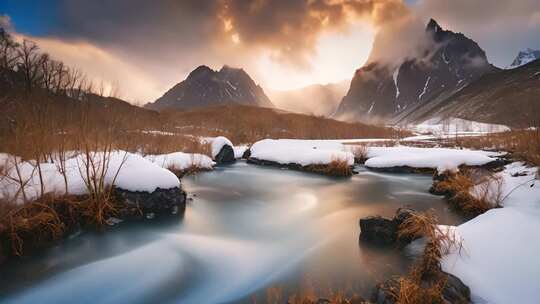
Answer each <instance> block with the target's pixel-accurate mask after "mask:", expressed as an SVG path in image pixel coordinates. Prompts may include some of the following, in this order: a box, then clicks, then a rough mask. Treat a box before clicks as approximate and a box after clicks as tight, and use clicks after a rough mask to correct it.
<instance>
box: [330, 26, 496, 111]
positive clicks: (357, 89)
mask: <svg viewBox="0 0 540 304" xmlns="http://www.w3.org/2000/svg"><path fill="white" fill-rule="evenodd" d="M425 35H426V38H427V39H429V40H430V41H431V42H432V44H431V48H427V49H425V50H424V51H423V52H419V54H420V55H417V57H415V58H410V59H407V60H405V61H404V62H402V63H401V64H399V65H398V66H397V67H392V66H389V65H385V64H383V63H380V62H369V63H368V64H366V65H365V66H364V67H362V68H360V69H359V70H357V71H356V73H355V75H354V78H353V79H352V81H351V86H350V89H349V91H348V93H347V95H346V96H345V97H344V98H343V101H342V102H341V104H340V105H339V108H338V110H337V112H336V115H335V116H336V117H337V118H342V119H361V120H371V119H382V120H384V121H387V120H390V119H392V118H394V117H396V116H399V115H400V114H401V113H404V112H407V111H410V109H412V108H415V107H416V106H418V105H420V104H427V103H432V102H435V103H438V102H440V101H441V100H444V99H445V98H447V97H449V96H451V95H452V94H454V93H455V92H457V91H459V90H460V89H462V88H463V87H465V86H466V85H467V84H469V83H471V82H472V81H474V80H476V79H478V78H479V77H480V76H482V75H484V74H486V73H490V72H494V71H497V70H498V69H497V68H495V67H494V66H492V65H491V64H489V63H488V61H487V58H486V54H485V52H484V51H483V50H482V49H481V48H480V47H479V46H478V44H477V43H476V42H474V41H473V40H471V39H469V38H467V37H466V36H465V35H463V34H461V33H454V32H452V31H448V30H443V29H442V28H441V27H440V26H439V24H438V23H437V22H436V21H435V20H433V19H431V20H430V22H429V23H428V25H427V27H426V30H425ZM376 51H377V50H373V52H376Z"/></svg>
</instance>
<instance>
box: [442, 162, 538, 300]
mask: <svg viewBox="0 0 540 304" xmlns="http://www.w3.org/2000/svg"><path fill="white" fill-rule="evenodd" d="M515 173H521V174H520V175H521V176H518V175H517V174H515ZM535 174H536V168H527V167H525V166H524V165H523V163H514V164H510V165H508V166H507V167H506V168H505V170H504V171H503V172H501V173H499V176H500V177H501V179H502V182H503V184H502V187H501V190H502V195H503V197H506V198H505V200H504V201H503V205H504V208H499V209H492V210H490V211H488V212H486V213H484V214H482V215H480V216H478V217H476V218H474V219H472V220H471V221H468V222H466V223H464V224H462V225H460V226H458V227H455V229H454V230H455V232H456V234H457V235H458V236H459V237H460V238H461V239H462V242H463V243H462V245H463V249H462V250H461V252H457V251H454V252H452V253H451V254H449V255H447V256H446V257H445V258H444V259H443V268H444V270H445V271H447V272H449V273H452V274H454V275H456V276H458V277H459V278H460V279H461V280H463V282H464V283H465V284H467V285H468V286H469V287H470V288H471V291H472V293H473V298H474V299H475V300H476V301H477V302H484V301H485V302H488V303H537V302H538V291H539V290H540V260H539V259H538V257H540V238H539V236H538V231H540V180H538V179H536V180H535V179H534V178H535Z"/></svg>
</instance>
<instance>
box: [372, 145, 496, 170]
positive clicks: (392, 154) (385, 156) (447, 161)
mask: <svg viewBox="0 0 540 304" xmlns="http://www.w3.org/2000/svg"><path fill="white" fill-rule="evenodd" d="M497 155H498V154H497V153H494V152H485V151H473V150H457V149H446V148H415V147H405V146H398V147H370V148H368V153H367V158H368V160H367V161H366V162H365V165H366V167H369V168H377V169H382V168H392V167H410V168H430V169H436V170H437V172H438V173H442V172H444V171H447V170H449V171H456V170H458V167H459V166H461V165H467V166H482V165H485V164H488V163H490V162H492V161H495V160H496V159H495V158H494V157H495V156H497Z"/></svg>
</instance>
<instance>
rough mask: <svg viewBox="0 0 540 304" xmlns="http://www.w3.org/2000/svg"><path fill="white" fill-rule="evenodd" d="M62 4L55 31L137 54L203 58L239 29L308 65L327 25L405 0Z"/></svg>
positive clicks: (238, 35) (245, 41) (243, 38)
mask: <svg viewBox="0 0 540 304" xmlns="http://www.w3.org/2000/svg"><path fill="white" fill-rule="evenodd" d="M61 10H62V13H61V14H60V15H61V16H63V18H64V19H63V20H62V22H61V23H60V25H59V26H57V27H56V28H55V29H53V33H54V34H55V35H57V36H59V37H60V38H84V39H86V40H90V41H92V42H96V43H99V44H106V45H118V46H121V47H122V48H126V47H129V48H130V54H137V53H139V56H141V55H142V56H145V55H144V54H147V53H148V52H149V51H153V52H154V53H155V54H159V57H160V58H161V59H175V58H178V57H179V56H187V57H188V58H187V59H197V57H198V56H197V54H200V55H203V54H204V55H205V56H208V55H212V52H213V51H214V52H216V53H217V50H216V48H217V49H219V47H220V46H221V45H222V44H224V43H225V44H230V43H231V39H232V38H233V36H234V38H235V39H236V40H237V41H239V42H240V43H241V44H242V45H243V50H244V51H245V50H246V49H247V50H251V51H253V50H257V49H261V48H262V49H266V50H271V51H273V53H272V54H273V56H274V58H276V59H279V60H281V61H286V62H287V63H294V64H298V65H302V64H306V63H307V61H306V59H307V58H308V57H309V56H310V55H311V54H312V52H313V50H314V46H315V44H316V42H317V38H318V36H319V34H320V32H321V31H323V30H325V29H339V28H341V27H343V26H345V25H347V24H349V22H351V21H352V20H353V19H359V18H367V19H369V20H370V21H373V22H375V23H383V22H384V20H386V19H387V18H394V17H395V16H396V15H401V14H403V11H404V10H405V6H404V5H403V4H402V2H401V1H400V0H289V1H282V0H253V1H242V0H218V1H209V0H191V1H172V0H160V1H143V0H134V1H128V0H119V1H106V0H98V1H82V0H75V1H73V0H64V2H63V3H62V4H61ZM193 51H195V52H193Z"/></svg>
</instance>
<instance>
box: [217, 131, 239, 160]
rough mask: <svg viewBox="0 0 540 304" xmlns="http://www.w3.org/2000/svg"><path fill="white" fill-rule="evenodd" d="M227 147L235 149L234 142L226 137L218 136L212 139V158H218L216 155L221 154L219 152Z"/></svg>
mask: <svg viewBox="0 0 540 304" xmlns="http://www.w3.org/2000/svg"><path fill="white" fill-rule="evenodd" d="M225 145H229V146H231V148H234V145H233V144H232V142H231V141H230V140H229V139H227V138H226V137H223V136H218V137H216V138H214V139H212V158H216V155H218V154H219V151H221V148H223V146H225Z"/></svg>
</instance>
